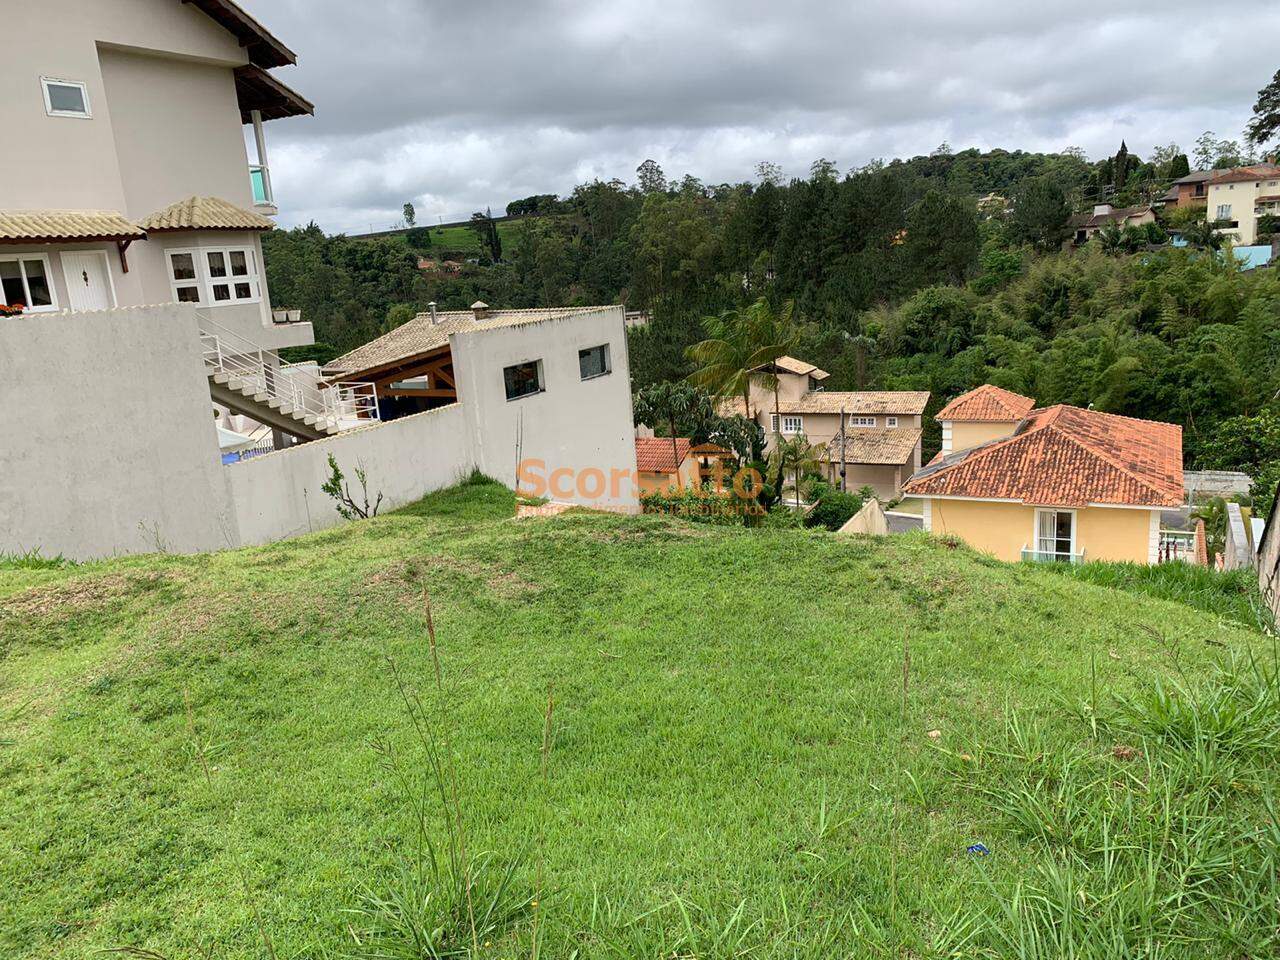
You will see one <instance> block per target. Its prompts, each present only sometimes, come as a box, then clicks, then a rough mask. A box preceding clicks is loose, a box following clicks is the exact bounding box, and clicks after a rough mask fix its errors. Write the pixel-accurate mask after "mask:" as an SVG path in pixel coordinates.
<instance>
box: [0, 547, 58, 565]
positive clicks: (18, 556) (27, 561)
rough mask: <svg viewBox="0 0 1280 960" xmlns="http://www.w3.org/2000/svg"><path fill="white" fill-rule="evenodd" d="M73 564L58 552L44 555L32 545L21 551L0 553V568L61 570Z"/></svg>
mask: <svg viewBox="0 0 1280 960" xmlns="http://www.w3.org/2000/svg"><path fill="white" fill-rule="evenodd" d="M73 566H75V564H74V563H73V562H72V561H71V560H68V559H66V558H65V557H63V556H62V554H58V555H57V556H53V557H46V556H44V555H42V554H41V553H40V548H39V547H32V548H31V549H30V550H24V551H22V552H21V553H0V570H61V569H62V568H63V567H73Z"/></svg>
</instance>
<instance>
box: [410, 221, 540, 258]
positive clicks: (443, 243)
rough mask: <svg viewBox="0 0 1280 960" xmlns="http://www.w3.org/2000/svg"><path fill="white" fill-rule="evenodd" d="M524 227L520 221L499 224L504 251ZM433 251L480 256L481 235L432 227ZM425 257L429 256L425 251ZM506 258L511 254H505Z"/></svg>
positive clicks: (462, 230) (456, 228) (460, 228)
mask: <svg viewBox="0 0 1280 960" xmlns="http://www.w3.org/2000/svg"><path fill="white" fill-rule="evenodd" d="M423 226H429V225H428V224H423ZM523 226H524V225H523V223H522V222H521V221H519V220H503V221H501V222H500V223H499V224H498V239H499V240H501V241H502V244H503V247H504V250H505V249H506V248H507V247H509V246H511V245H512V244H514V243H515V242H516V236H517V235H518V233H519V231H520V230H521V229H522V228H523ZM401 239H403V237H402V238H401ZM431 251H432V253H434V254H437V255H438V254H439V253H440V252H442V251H451V252H458V253H465V254H467V255H468V256H479V255H480V252H481V248H480V234H478V233H476V232H475V231H474V230H472V229H471V228H470V227H431ZM423 255H424V256H427V255H428V254H427V253H426V252H425V251H424V252H423ZM504 256H510V254H509V253H505V252H504Z"/></svg>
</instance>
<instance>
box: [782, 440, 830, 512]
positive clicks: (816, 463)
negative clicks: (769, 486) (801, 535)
mask: <svg viewBox="0 0 1280 960" xmlns="http://www.w3.org/2000/svg"><path fill="white" fill-rule="evenodd" d="M823 453H825V450H824V449H823V447H822V445H821V444H817V443H810V442H809V438H808V437H806V436H805V435H804V434H803V433H798V434H796V435H795V436H794V437H792V438H791V439H790V440H783V439H782V438H781V437H779V438H778V444H777V446H775V447H774V449H773V453H772V454H771V455H770V456H769V466H770V468H771V469H773V470H776V471H777V473H778V492H779V494H781V492H782V490H781V486H782V477H783V475H784V473H786V472H788V471H789V472H790V473H791V477H792V483H793V485H794V486H795V491H796V502H797V503H798V502H799V501H800V478H801V477H802V476H804V475H805V474H807V473H817V472H819V471H820V470H821V469H822V463H823V459H822V456H823Z"/></svg>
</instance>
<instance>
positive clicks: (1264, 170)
mask: <svg viewBox="0 0 1280 960" xmlns="http://www.w3.org/2000/svg"><path fill="white" fill-rule="evenodd" d="M1275 179H1280V164H1274V163H1255V164H1253V165H1251V166H1248V167H1236V168H1235V169H1234V170H1224V171H1222V173H1220V174H1218V176H1216V177H1214V178H1213V179H1212V180H1210V181H1209V184H1210V186H1217V185H1218V184H1220V183H1247V182H1249V181H1251V180H1275Z"/></svg>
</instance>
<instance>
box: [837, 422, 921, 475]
mask: <svg viewBox="0 0 1280 960" xmlns="http://www.w3.org/2000/svg"><path fill="white" fill-rule="evenodd" d="M920 434H921V431H920V430H919V429H918V428H917V429H911V428H904V427H899V428H897V429H892V430H885V429H878V428H875V429H873V428H868V427H859V428H857V429H854V430H846V431H845V433H844V462H845V463H887V464H893V465H895V466H896V465H897V464H901V463H906V462H907V461H908V460H910V459H911V458H912V457H913V456H914V455H915V452H916V444H917V443H919V442H920ZM840 453H841V451H840V437H839V436H838V435H837V436H835V437H833V438H832V439H831V442H830V443H828V444H827V459H828V460H830V461H831V462H832V463H839V462H840Z"/></svg>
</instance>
